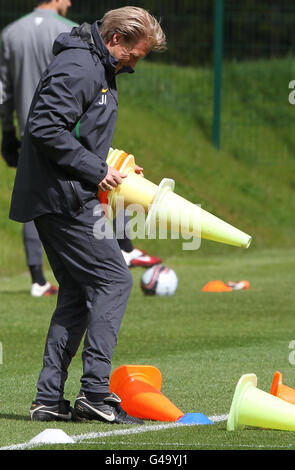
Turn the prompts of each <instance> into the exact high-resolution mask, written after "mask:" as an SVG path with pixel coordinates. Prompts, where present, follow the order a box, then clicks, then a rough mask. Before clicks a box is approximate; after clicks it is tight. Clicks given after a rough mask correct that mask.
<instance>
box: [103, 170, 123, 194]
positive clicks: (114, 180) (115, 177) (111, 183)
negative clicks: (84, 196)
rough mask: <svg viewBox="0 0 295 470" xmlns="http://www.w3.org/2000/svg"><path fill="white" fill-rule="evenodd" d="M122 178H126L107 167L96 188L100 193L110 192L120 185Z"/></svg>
mask: <svg viewBox="0 0 295 470" xmlns="http://www.w3.org/2000/svg"><path fill="white" fill-rule="evenodd" d="M123 178H126V175H124V174H123V173H120V172H119V171H117V170H115V169H114V168H112V167H111V166H109V167H108V172H107V174H106V176H105V177H104V179H103V180H102V181H101V182H100V183H99V185H98V187H99V189H101V191H111V190H112V189H114V188H116V187H117V186H118V185H119V184H121V183H122V180H123Z"/></svg>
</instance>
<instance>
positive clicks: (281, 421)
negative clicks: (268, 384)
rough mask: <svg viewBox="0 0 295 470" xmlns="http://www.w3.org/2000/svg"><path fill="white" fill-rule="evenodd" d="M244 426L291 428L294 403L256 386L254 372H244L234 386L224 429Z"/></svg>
mask: <svg viewBox="0 0 295 470" xmlns="http://www.w3.org/2000/svg"><path fill="white" fill-rule="evenodd" d="M244 426H254V427H259V428H268V429H280V430H284V431H295V406H294V405H292V404H291V403H288V402H286V401H284V400H281V399H280V398H278V397H275V396H274V395H271V394H270V393H267V392H264V391H262V390H259V389H258V388H257V377H256V375H255V374H245V375H243V376H242V377H241V378H240V380H239V382H238V384H237V386H236V389H235V393H234V397H233V401H232V404H231V408H230V412H229V416H228V420H227V430H228V431H235V430H236V429H239V428H243V427H244Z"/></svg>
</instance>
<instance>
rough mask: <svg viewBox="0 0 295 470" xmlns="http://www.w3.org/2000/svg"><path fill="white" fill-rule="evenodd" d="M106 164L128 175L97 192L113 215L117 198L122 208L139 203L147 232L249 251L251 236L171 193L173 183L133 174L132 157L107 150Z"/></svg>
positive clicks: (169, 180)
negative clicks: (162, 231)
mask: <svg viewBox="0 0 295 470" xmlns="http://www.w3.org/2000/svg"><path fill="white" fill-rule="evenodd" d="M107 163H108V165H110V166H112V167H113V168H116V169H117V170H118V171H120V172H122V173H124V174H126V175H127V177H126V178H124V179H123V182H122V184H120V185H119V186H118V187H117V188H115V189H113V190H112V191H109V192H107V193H103V192H99V195H98V197H99V199H100V201H101V202H102V203H106V204H108V205H109V207H111V208H112V211H113V214H114V215H116V202H117V200H118V198H122V199H121V200H123V201H124V207H127V206H129V205H130V204H138V205H140V206H141V207H143V208H144V211H145V213H146V214H147V220H146V230H147V232H148V233H151V232H152V231H155V230H156V228H159V227H160V228H161V227H162V228H163V227H165V228H167V230H168V231H170V232H176V233H180V234H181V235H183V236H184V235H189V236H191V237H193V236H194V237H200V238H204V239H207V240H212V241H215V242H219V243H225V244H228V245H233V246H238V247H243V248H248V247H249V245H250V243H251V240H252V238H251V236H249V235H247V234H246V233H244V232H242V231H241V230H239V229H237V228H235V227H233V226H232V225H230V224H228V223H226V222H224V221H222V220H221V219H219V218H218V217H216V216H214V215H212V214H210V213H209V212H207V211H205V210H203V209H201V207H199V206H198V205H196V204H193V203H191V202H189V201H187V200H186V199H184V198H183V197H181V196H179V195H177V194H175V193H174V186H175V182H174V181H173V180H171V179H167V178H165V179H163V180H162V181H161V183H160V185H159V186H157V185H156V184H154V183H152V182H150V181H149V180H147V179H146V178H144V177H142V176H140V175H138V174H136V173H135V162H134V157H133V155H130V154H127V153H126V152H123V151H122V150H117V149H115V150H114V149H110V152H109V155H108V158H107Z"/></svg>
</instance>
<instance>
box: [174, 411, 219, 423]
mask: <svg viewBox="0 0 295 470" xmlns="http://www.w3.org/2000/svg"><path fill="white" fill-rule="evenodd" d="M176 422H177V423H180V424H214V423H213V421H211V420H210V419H209V418H207V416H206V415H204V414H203V413H185V415H184V416H182V417H181V418H179V419H178V420H177V421H176Z"/></svg>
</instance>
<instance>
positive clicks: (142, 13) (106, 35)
mask: <svg viewBox="0 0 295 470" xmlns="http://www.w3.org/2000/svg"><path fill="white" fill-rule="evenodd" d="M99 31H100V34H101V36H102V38H103V40H104V41H105V42H109V41H110V40H111V39H112V37H113V36H114V34H115V33H119V34H121V35H122V36H123V37H124V38H125V39H126V40H127V41H133V40H138V39H141V38H144V39H146V41H147V43H148V45H149V49H150V50H151V51H157V52H163V51H164V50H166V49H167V46H166V36H165V34H164V32H163V30H162V28H161V26H160V23H159V22H158V21H157V20H156V18H154V17H153V16H152V15H150V13H149V12H148V11H146V10H144V9H143V8H139V7H132V6H127V7H122V8H117V9H115V10H110V11H108V12H107V13H105V15H104V16H103V18H102V20H101V25H100V26H99Z"/></svg>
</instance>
